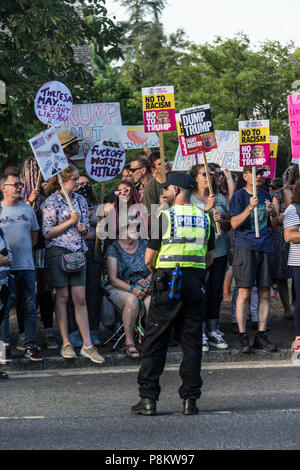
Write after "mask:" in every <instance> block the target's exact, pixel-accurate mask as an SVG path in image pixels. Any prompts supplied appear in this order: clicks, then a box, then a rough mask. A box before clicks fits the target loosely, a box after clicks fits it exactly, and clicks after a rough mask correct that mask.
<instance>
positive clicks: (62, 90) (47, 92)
mask: <svg viewBox="0 0 300 470" xmlns="http://www.w3.org/2000/svg"><path fill="white" fill-rule="evenodd" d="M72 104H73V99H72V95H71V92H70V90H69V88H68V87H66V85H64V84H63V83H61V82H56V81H53V82H47V83H44V85H43V86H41V88H40V89H39V90H38V92H37V94H36V97H35V99H34V111H35V114H36V115H37V117H38V119H39V120H40V121H41V122H42V123H43V124H46V125H47V124H49V125H51V126H55V125H57V124H61V123H62V122H64V121H66V120H67V119H68V117H69V115H70V113H71V111H72Z"/></svg>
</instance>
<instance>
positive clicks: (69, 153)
mask: <svg viewBox="0 0 300 470" xmlns="http://www.w3.org/2000/svg"><path fill="white" fill-rule="evenodd" d="M58 138H59V141H60V144H61V146H62V148H63V151H64V153H65V156H66V158H67V160H68V162H69V163H72V164H73V165H74V162H73V157H75V156H76V155H78V151H79V144H78V142H79V141H80V140H82V137H76V135H75V134H73V132H71V131H70V130H68V129H67V130H65V131H62V132H60V133H59V134H58Z"/></svg>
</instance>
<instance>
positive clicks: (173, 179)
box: [160, 172, 195, 189]
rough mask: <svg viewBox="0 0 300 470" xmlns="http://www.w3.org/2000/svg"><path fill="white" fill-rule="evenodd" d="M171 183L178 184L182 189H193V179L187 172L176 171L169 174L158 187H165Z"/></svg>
mask: <svg viewBox="0 0 300 470" xmlns="http://www.w3.org/2000/svg"><path fill="white" fill-rule="evenodd" d="M171 184H172V185H173V186H179V187H180V188H184V189H193V187H194V184H195V181H194V179H193V178H192V177H191V176H190V175H188V174H187V173H182V172H178V173H173V174H172V175H170V176H169V178H168V180H167V181H166V182H165V183H162V184H161V185H160V187H161V188H167V187H168V186H170V185H171Z"/></svg>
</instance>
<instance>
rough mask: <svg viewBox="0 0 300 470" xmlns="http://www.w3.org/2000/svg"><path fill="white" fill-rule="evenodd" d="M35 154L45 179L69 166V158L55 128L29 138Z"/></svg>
mask: <svg viewBox="0 0 300 470" xmlns="http://www.w3.org/2000/svg"><path fill="white" fill-rule="evenodd" d="M29 144H30V146H31V148H32V151H33V153H34V156H35V158H36V160H37V162H38V165H39V167H40V170H41V172H42V175H43V177H44V180H45V181H47V180H48V179H49V178H52V176H56V175H57V174H58V173H60V172H61V171H63V170H65V169H66V168H67V167H68V166H69V163H68V160H67V159H66V156H65V153H64V151H63V149H62V146H61V145H60V142H59V140H58V137H57V135H56V132H55V130H54V129H53V128H50V129H47V130H45V131H44V132H41V133H40V134H38V135H36V136H35V137H32V138H31V139H29Z"/></svg>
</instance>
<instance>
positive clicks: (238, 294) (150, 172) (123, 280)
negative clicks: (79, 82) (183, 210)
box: [0, 131, 300, 378]
mask: <svg viewBox="0 0 300 470" xmlns="http://www.w3.org/2000/svg"><path fill="white" fill-rule="evenodd" d="M59 137H60V141H61V143H62V146H63V148H64V150H65V153H66V156H67V158H68V160H69V163H70V165H69V167H68V168H67V169H65V170H64V171H62V172H61V173H60V175H61V178H62V181H63V184H64V188H65V191H66V192H67V194H68V197H69V198H70V200H71V201H72V206H73V210H71V209H70V206H69V204H68V201H67V199H66V196H65V192H64V191H63V190H62V188H61V186H60V184H59V181H58V178H57V176H54V177H53V178H51V179H50V180H49V181H47V182H42V183H41V184H40V185H38V183H37V182H38V178H39V170H38V166H37V163H36V161H35V160H34V159H31V158H29V159H27V160H26V161H25V162H24V165H23V168H22V169H19V168H16V167H7V168H5V170H4V172H3V174H2V176H1V178H0V190H1V193H2V201H1V209H0V210H1V213H0V248H1V250H0V289H1V290H0V339H1V340H2V341H3V342H4V343H5V346H6V356H7V358H9V357H10V355H11V344H12V343H11V334H10V328H9V313H10V311H11V309H12V306H13V305H15V307H16V315H17V323H18V329H19V333H18V340H17V344H16V348H17V349H18V350H22V351H24V354H25V357H26V358H28V359H30V360H32V361H41V360H42V355H41V351H40V349H41V345H40V344H38V341H37V339H38V315H40V318H41V321H42V324H43V328H44V340H45V341H44V346H45V347H46V348H47V349H49V350H58V349H59V348H60V354H61V355H62V356H63V357H64V358H66V359H71V358H74V357H76V350H75V349H76V348H78V347H79V348H80V355H82V356H84V357H87V358H89V359H90V360H91V361H92V362H94V363H102V362H104V357H102V356H101V355H100V354H99V351H98V349H97V346H100V345H101V342H100V339H99V334H98V333H99V325H100V323H102V322H104V323H105V315H106V312H105V305H106V304H105V302H104V300H103V292H105V293H106V294H107V297H108V299H109V301H110V302H111V304H112V305H113V308H115V309H116V312H121V315H122V323H123V328H124V334H125V341H124V343H125V344H124V351H125V353H126V354H127V355H128V356H129V357H131V358H133V359H138V358H139V357H140V350H139V348H138V345H137V342H136V338H135V334H136V331H138V332H139V335H140V337H142V334H143V329H144V328H145V326H146V323H145V321H144V322H142V321H141V317H144V320H145V318H146V317H147V312H148V310H149V305H150V301H151V278H152V273H151V270H149V265H148V264H147V262H146V261H147V260H145V252H146V248H147V246H148V243H149V242H148V238H149V233H150V232H151V240H152V244H153V239H154V238H155V237H154V236H153V233H154V232H155V227H156V225H157V224H156V221H157V220H158V219H157V216H158V214H160V211H161V210H162V209H164V208H166V207H167V206H168V200H167V199H166V197H165V194H164V191H163V188H162V186H161V183H162V182H163V176H162V168H161V158H160V152H159V151H154V152H152V153H150V152H149V151H147V149H145V155H140V156H138V157H135V158H134V159H133V160H132V161H131V162H130V165H128V166H126V167H125V168H124V170H123V173H122V179H121V181H119V182H118V183H117V184H116V187H115V191H114V194H113V197H110V198H109V200H108V201H107V202H106V203H105V205H104V218H106V219H107V221H108V225H109V226H110V227H113V230H112V233H113V234H114V236H112V237H108V238H107V239H106V240H102V241H101V240H100V241H99V239H97V236H98V237H99V230H98V228H99V222H100V219H101V218H100V217H99V216H98V213H97V210H98V206H99V200H98V197H97V195H96V193H95V190H94V188H93V182H92V181H91V179H90V178H89V177H88V176H87V175H86V174H85V172H84V171H83V172H81V173H80V172H79V170H78V168H77V167H76V166H75V165H74V164H73V163H72V159H71V158H72V156H73V155H76V153H77V151H78V139H77V138H76V137H75V136H74V135H72V133H69V131H66V132H64V133H62V134H61V135H60V136H59ZM165 168H166V173H167V178H168V177H169V176H170V175H171V174H172V173H171V165H170V162H169V160H168V158H167V157H165ZM208 171H209V175H208V174H207V167H205V166H204V165H203V164H197V165H194V166H193V167H192V168H191V170H190V172H189V174H190V176H191V177H192V178H193V181H194V188H193V191H192V196H191V199H190V201H191V204H192V205H196V206H198V208H200V209H201V210H202V211H205V213H206V214H209V216H210V220H211V232H212V235H211V236H210V242H209V243H210V252H212V249H213V258H212V259H211V263H210V266H209V267H208V269H207V270H206V278H205V302H204V315H203V322H202V351H203V352H207V351H209V349H210V348H216V349H227V348H228V347H229V344H228V342H227V340H226V337H225V335H224V333H223V332H222V331H221V329H220V309H221V304H222V301H224V300H227V301H228V300H230V301H232V330H233V332H235V333H237V334H239V344H240V350H241V351H242V352H244V353H248V352H249V351H251V348H252V347H254V348H258V349H264V350H267V351H275V350H276V344H274V343H272V342H271V341H270V340H269V338H268V336H267V322H268V316H269V310H270V296H271V294H270V292H271V288H272V289H273V290H274V291H275V292H277V291H278V293H279V296H280V300H281V302H282V306H283V317H284V318H285V319H286V320H292V319H295V326H296V335H295V336H296V339H295V341H294V343H293V348H294V350H296V351H297V350H300V295H299V294H298V295H297V292H300V235H299V227H300V179H299V169H298V165H291V166H290V167H289V168H287V170H286V171H285V172H284V174H283V175H282V178H275V179H274V180H271V181H270V184H269V185H268V184H267V183H266V181H267V180H264V178H263V171H264V170H263V169H257V172H256V185H257V196H253V175H252V169H251V168H249V167H246V168H244V171H243V173H242V174H240V175H239V176H237V175H235V174H233V173H231V172H230V171H227V170H221V168H220V167H219V165H217V164H213V163H209V165H208ZM208 177H210V179H211V181H212V186H213V193H212V194H211V192H210V190H209V184H208V183H209V181H208ZM254 208H257V212H258V225H259V237H256V235H255V228H254ZM160 223H161V222H160ZM216 224H218V225H219V226H220V228H221V234H219V235H218V234H217V230H216V227H217V225H216ZM161 229H162V228H161V227H160V228H159V230H161ZM100 238H101V237H100ZM103 238H104V237H103ZM74 254H76V256H75V257H74ZM74 266H75V267H74ZM233 278H234V281H235V285H233ZM290 279H293V287H292V296H291V299H290V294H289V286H290V282H289V280H290ZM298 287H299V289H298ZM232 289H233V292H232ZM249 308H250V311H251V320H252V323H251V327H252V328H253V329H255V330H257V331H256V335H255V339H254V343H253V345H252V346H251V345H250V344H249V337H248V333H247V330H246V324H247V323H246V322H247V317H248V313H249ZM54 313H55V318H56V325H57V327H58V329H59V333H60V338H61V339H60V340H59V338H58V337H57V336H56V334H55V330H54V328H53V321H54ZM141 313H142V315H141ZM115 321H116V322H117V315H116V320H115ZM111 326H113V325H111ZM146 327H147V326H146ZM59 343H61V344H59ZM6 377H7V374H6V373H5V372H4V371H1V378H6Z"/></svg>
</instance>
